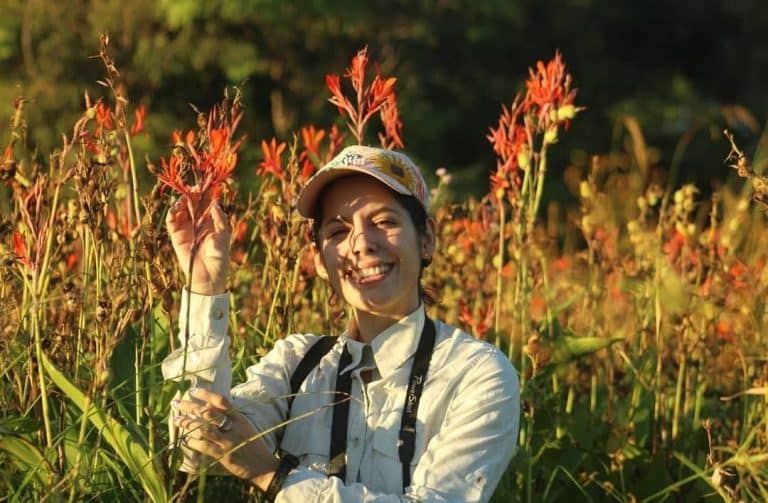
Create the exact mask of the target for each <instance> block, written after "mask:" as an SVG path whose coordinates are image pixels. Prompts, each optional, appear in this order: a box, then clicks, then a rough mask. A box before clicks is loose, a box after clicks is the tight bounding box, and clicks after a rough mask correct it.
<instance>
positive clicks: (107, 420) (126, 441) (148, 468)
mask: <svg viewBox="0 0 768 503" xmlns="http://www.w3.org/2000/svg"><path fill="white" fill-rule="evenodd" d="M43 367H44V368H45V370H46V372H47V373H48V375H49V376H50V378H51V380H52V381H53V382H54V383H55V384H56V385H57V386H58V387H59V388H61V390H62V391H63V392H64V393H65V394H66V395H67V397H68V398H69V399H70V400H72V402H74V404H75V405H76V406H77V407H78V408H80V410H82V411H83V413H85V414H86V415H87V417H88V420H89V421H90V422H91V424H93V426H95V427H96V428H97V429H98V430H99V431H100V432H101V435H102V437H103V438H104V439H105V440H106V441H107V442H108V443H109V445H111V446H112V448H113V449H114V450H115V452H116V453H117V455H118V456H119V457H120V459H121V460H122V462H123V463H124V464H125V465H126V466H127V467H128V469H129V470H130V471H131V473H132V474H133V475H134V476H136V477H137V478H138V479H139V481H140V482H141V485H142V487H143V488H144V491H146V493H147V496H148V497H149V498H150V499H151V500H152V501H155V502H165V501H168V495H167V493H166V489H165V485H164V484H163V481H162V480H161V479H160V477H159V475H158V470H156V469H155V466H154V464H153V462H152V458H150V457H149V456H148V455H147V450H148V449H147V446H146V442H144V441H143V439H141V438H139V437H137V436H135V435H134V434H132V433H131V431H130V430H129V429H127V428H126V427H124V426H122V425H121V424H120V423H118V422H117V421H116V420H115V419H114V418H112V417H111V416H109V414H107V413H105V412H104V411H102V410H101V409H99V408H98V407H97V406H95V405H93V404H91V403H90V401H89V400H88V398H87V397H86V396H85V395H84V394H83V392H82V391H80V390H79V389H78V388H77V387H76V386H75V385H74V384H72V383H71V382H70V381H69V380H68V379H67V378H66V377H65V376H64V374H62V373H61V372H60V371H59V370H58V369H57V368H56V367H55V366H54V365H53V363H51V361H50V360H48V358H47V357H46V356H45V355H43Z"/></svg>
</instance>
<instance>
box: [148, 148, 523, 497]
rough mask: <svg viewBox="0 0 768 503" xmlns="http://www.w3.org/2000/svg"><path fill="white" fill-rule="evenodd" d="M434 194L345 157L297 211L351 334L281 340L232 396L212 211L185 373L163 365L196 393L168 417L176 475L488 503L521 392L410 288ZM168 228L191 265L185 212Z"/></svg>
mask: <svg viewBox="0 0 768 503" xmlns="http://www.w3.org/2000/svg"><path fill="white" fill-rule="evenodd" d="M428 194H429V193H428V190H427V187H426V184H425V182H424V179H423V177H422V175H421V173H420V172H419V170H418V168H416V166H414V164H413V163H412V162H411V160H410V159H409V158H408V157H406V156H405V155H403V154H401V153H398V152H393V151H388V150H382V149H378V148H372V147H363V146H353V147H348V148H346V149H344V150H343V151H342V152H341V153H340V154H339V155H338V156H337V157H336V158H334V159H333V160H332V161H331V162H329V163H328V164H327V165H326V166H324V167H323V168H322V169H321V170H320V171H318V172H317V173H316V174H315V175H314V176H313V177H312V178H311V179H310V180H309V181H308V183H307V184H306V186H305V187H304V189H303V190H302V192H301V194H300V196H299V199H298V210H299V212H300V213H301V214H302V215H303V216H305V217H308V218H311V219H312V223H313V244H312V246H313V253H314V260H315V266H316V269H317V272H318V275H319V276H321V277H322V278H324V279H326V280H327V281H328V282H329V283H330V286H331V288H332V289H333V292H334V294H336V295H338V296H341V298H343V299H344V301H345V302H346V303H347V304H348V305H349V306H350V307H351V313H352V314H351V319H350V321H349V325H348V329H347V330H346V331H345V333H344V334H342V335H341V336H340V337H339V338H338V339H327V338H324V339H321V338H320V337H319V336H316V335H312V334H298V335H291V336H288V337H287V338H285V339H284V340H281V341H278V342H277V343H276V344H275V347H274V349H273V350H272V351H271V352H270V353H269V354H268V355H266V356H265V357H264V358H262V359H261V361H260V362H259V364H258V365H255V366H253V367H251V368H249V369H248V371H247V381H246V382H245V383H243V384H240V385H238V386H236V387H235V388H232V389H231V390H230V384H231V367H230V362H229V357H228V349H229V338H228V337H227V335H226V330H227V319H228V295H227V294H226V293H225V283H226V275H227V264H228V261H229V236H230V230H229V228H228V226H227V223H226V218H225V215H224V214H223V212H222V211H221V209H220V208H219V207H218V206H215V207H214V208H213V209H212V210H211V217H210V221H209V222H208V226H209V230H210V233H209V235H208V236H207V237H206V242H204V243H203V245H202V246H201V251H200V253H198V255H199V256H198V257H196V262H195V265H194V266H193V277H192V278H191V291H192V292H193V293H191V294H187V293H186V292H185V293H184V294H183V295H182V308H181V316H180V318H181V320H180V324H181V326H184V324H185V323H186V319H185V314H186V312H187V306H189V307H190V308H191V309H190V312H191V316H190V327H191V328H190V333H191V336H190V338H189V344H188V351H187V356H186V360H185V358H184V354H183V352H184V351H183V348H180V349H178V350H176V351H175V352H174V353H172V354H171V355H169V357H168V358H167V359H166V360H165V362H164V364H163V373H164V375H165V377H166V378H170V379H179V378H181V373H182V368H184V369H185V370H186V372H187V377H190V376H191V377H192V378H193V379H194V381H195V388H194V389H193V390H192V391H191V392H190V393H189V395H188V396H186V397H185V398H186V399H185V400H176V401H175V402H174V413H173V418H174V419H173V421H174V423H175V424H176V425H177V426H178V428H179V429H180V431H181V432H182V433H183V435H184V437H183V446H184V452H185V467H184V468H183V469H187V470H193V469H195V466H194V456H193V453H203V454H206V455H208V456H210V457H212V458H213V459H215V460H217V461H218V463H219V465H220V466H221V467H223V468H224V469H226V470H228V471H229V472H231V473H232V474H234V475H236V476H238V477H241V478H243V479H245V480H247V481H248V482H250V483H251V484H253V485H254V486H256V487H257V488H259V489H260V490H262V491H265V492H266V493H267V496H268V498H270V499H274V500H275V501H286V502H288V501H307V502H308V501H350V502H352V501H354V502H359V501H400V500H409V501H411V500H418V501H487V500H488V499H490V497H491V495H492V493H493V490H494V488H495V487H496V485H497V483H498V482H499V480H500V478H501V476H502V474H503V472H504V470H505V469H506V467H507V464H508V463H509V461H510V459H511V457H512V454H513V452H514V450H515V445H516V439H517V433H518V427H519V384H518V380H517V375H516V373H515V371H514V369H513V368H512V365H511V364H510V363H509V361H508V360H507V359H506V358H505V357H504V356H503V355H502V354H501V353H500V352H499V351H498V350H497V349H496V348H495V347H494V346H491V345H489V344H486V343H484V342H481V341H478V340H476V339H474V338H473V337H471V336H470V335H468V334H466V333H464V332H462V331H460V330H458V329H456V328H454V327H451V326H449V325H446V324H444V323H442V322H440V321H437V320H435V321H432V320H430V319H429V318H428V317H427V316H426V314H425V310H424V304H423V302H422V296H423V291H422V289H421V285H420V278H421V272H422V269H423V267H425V266H426V265H428V264H429V262H430V261H431V257H432V254H433V252H434V249H435V246H436V242H435V224H434V221H433V220H432V219H431V218H429V217H428V215H427V208H428ZM167 225H168V229H169V232H170V235H171V239H172V242H173V245H174V248H175V250H176V254H177V258H178V259H179V261H180V264H188V263H189V250H190V236H191V223H190V221H189V215H188V213H187V210H186V206H185V205H183V204H177V205H176V206H175V207H174V208H173V209H172V210H171V211H170V212H169V215H168V218H167ZM182 267H184V266H182ZM318 341H325V343H319V342H318ZM182 344H183V341H182ZM323 344H325V346H326V347H325V348H323V349H317V348H320V347H321V346H322V345H323ZM311 348H315V349H312V350H311V351H310V349H311ZM308 353H312V354H313V355H314V356H307V355H308ZM313 359H314V361H311V360H313ZM302 362H303V363H302ZM292 380H293V381H294V383H293V384H294V388H293V389H297V390H298V393H296V394H295V398H294V396H292V386H291V384H292ZM286 421H287V423H286Z"/></svg>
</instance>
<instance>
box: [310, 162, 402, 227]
mask: <svg viewBox="0 0 768 503" xmlns="http://www.w3.org/2000/svg"><path fill="white" fill-rule="evenodd" d="M356 173H362V174H364V175H368V176H370V177H371V178H375V179H376V180H378V181H380V182H381V183H383V184H384V185H386V186H387V187H390V188H391V189H392V190H394V191H396V192H399V193H401V194H410V192H409V191H408V190H407V189H406V188H405V187H402V186H400V187H396V186H393V185H392V183H391V182H390V181H389V180H385V179H383V178H381V177H379V176H376V174H374V173H371V171H370V170H369V169H366V168H365V167H357V166H335V167H334V168H333V169H328V170H322V169H321V170H320V171H318V172H317V173H316V174H315V175H314V176H313V177H312V178H310V179H309V181H308V182H307V184H306V185H305V186H304V188H303V189H301V193H300V194H299V199H298V201H296V209H298V210H299V214H300V215H301V216H303V217H306V218H314V217H315V206H316V205H317V198H318V197H319V196H320V193H321V192H322V191H323V189H324V188H325V187H326V186H327V185H328V184H329V183H331V182H332V181H333V180H336V179H337V178H342V177H344V176H349V175H353V174H356ZM398 185H399V184H398Z"/></svg>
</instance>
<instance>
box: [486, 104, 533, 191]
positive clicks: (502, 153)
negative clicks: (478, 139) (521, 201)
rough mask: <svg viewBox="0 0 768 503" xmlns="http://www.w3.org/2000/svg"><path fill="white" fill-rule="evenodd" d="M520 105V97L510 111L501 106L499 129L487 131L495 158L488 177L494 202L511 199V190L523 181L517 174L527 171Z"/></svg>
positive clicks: (527, 146) (524, 132)
mask: <svg viewBox="0 0 768 503" xmlns="http://www.w3.org/2000/svg"><path fill="white" fill-rule="evenodd" d="M523 105H524V103H522V102H521V101H520V96H519V95H518V96H516V97H515V101H514V102H513V103H512V106H510V107H509V108H507V107H506V106H504V105H502V107H501V116H500V117H499V124H498V126H497V127H496V129H494V128H490V132H489V134H488V135H487V136H486V138H488V141H490V142H491V145H492V146H493V151H494V152H495V153H496V156H497V158H498V159H497V162H496V171H495V172H494V173H492V174H491V193H492V195H493V197H494V198H495V200H497V201H498V200H499V199H500V198H501V197H502V196H503V195H507V197H509V198H510V199H511V198H513V197H514V193H515V192H514V190H513V188H516V187H518V186H519V185H520V183H521V180H522V179H521V177H520V174H519V172H518V170H519V168H523V169H526V168H527V162H526V157H525V156H527V155H528V152H529V151H530V146H529V145H528V134H527V132H526V130H525V125H524V124H523V123H522V122H521V113H522V111H523ZM521 161H522V164H521Z"/></svg>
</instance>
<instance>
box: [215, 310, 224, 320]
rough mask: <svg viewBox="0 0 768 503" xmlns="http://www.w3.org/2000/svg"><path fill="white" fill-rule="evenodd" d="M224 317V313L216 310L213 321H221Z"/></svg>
mask: <svg viewBox="0 0 768 503" xmlns="http://www.w3.org/2000/svg"><path fill="white" fill-rule="evenodd" d="M223 317H224V311H222V310H221V309H214V310H213V319H214V320H220V319H222V318H223Z"/></svg>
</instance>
